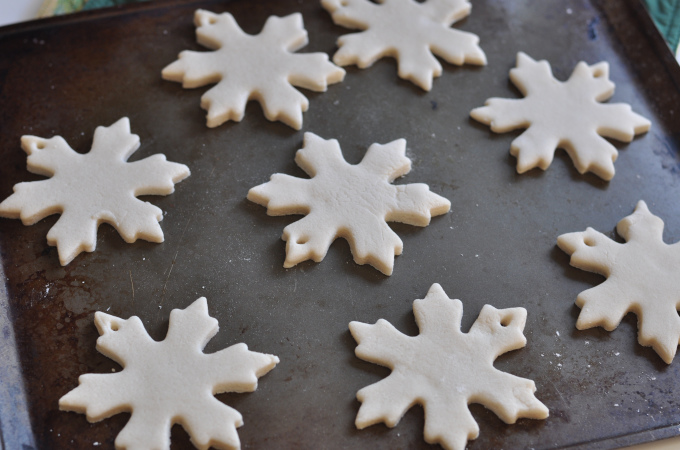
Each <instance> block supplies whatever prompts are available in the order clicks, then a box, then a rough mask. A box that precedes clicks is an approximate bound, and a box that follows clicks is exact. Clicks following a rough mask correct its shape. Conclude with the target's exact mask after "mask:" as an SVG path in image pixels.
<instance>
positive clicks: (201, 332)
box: [59, 297, 279, 450]
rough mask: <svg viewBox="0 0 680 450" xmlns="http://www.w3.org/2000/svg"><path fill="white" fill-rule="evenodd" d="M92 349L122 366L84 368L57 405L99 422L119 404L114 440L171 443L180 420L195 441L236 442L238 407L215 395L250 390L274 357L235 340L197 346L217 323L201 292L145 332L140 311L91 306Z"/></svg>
mask: <svg viewBox="0 0 680 450" xmlns="http://www.w3.org/2000/svg"><path fill="white" fill-rule="evenodd" d="M94 321H95V325H96V326H97V330H98V331H99V334H100V337H99V338H98V339H97V350H98V351H99V352H100V353H102V354H103V355H105V356H107V357H109V358H111V359H113V360H114V361H116V362H117V363H119V364H120V365H121V366H123V370H122V371H120V372H117V373H106V374H85V375H81V376H80V377H79V378H78V382H79V386H78V387H77V388H75V389H73V390H72V391H70V392H69V393H68V394H66V395H64V396H63V397H61V399H59V409H61V410H64V411H75V412H78V413H85V414H86V415H87V420H88V421H90V422H98V421H100V420H103V419H106V418H107V417H111V416H113V415H115V414H118V413H121V412H130V413H131V414H132V415H131V417H130V420H129V421H128V423H127V424H126V425H125V427H124V428H123V430H122V431H121V432H120V433H119V434H118V436H117V437H116V441H115V444H116V448H117V449H127V450H137V449H139V450H142V449H149V448H155V449H163V450H169V449H170V428H171V427H172V425H173V423H180V424H181V425H182V427H183V428H184V429H185V430H186V431H187V433H189V436H190V437H191V442H192V443H193V444H194V445H195V446H196V447H197V448H200V449H205V450H207V449H208V448H209V447H211V446H212V447H216V448H222V449H235V448H236V449H237V448H240V440H239V437H238V433H237V432H236V428H237V427H240V426H241V425H243V418H242V417H241V414H240V413H239V412H238V411H236V410H235V409H233V408H231V407H229V406H227V405H225V404H224V403H222V402H220V401H219V400H217V399H216V398H215V397H214V395H215V394H219V393H222V392H253V391H255V389H256V388H257V379H258V378H259V377H261V376H263V375H265V374H266V373H267V372H269V371H270V370H271V369H273V368H274V366H275V365H276V364H277V363H278V362H279V358H277V357H276V356H274V355H267V354H263V353H257V352H252V351H250V350H248V346H247V345H246V344H243V343H241V344H236V345H232V346H231V347H228V348H226V349H223V350H220V351H218V352H216V353H211V354H205V353H203V348H205V345H206V344H207V343H208V341H210V339H212V338H213V337H214V336H215V334H217V331H218V329H219V326H218V323H217V319H214V318H212V317H210V316H209V315H208V303H207V301H206V299H205V297H201V298H199V299H198V300H196V301H195V302H194V303H192V304H191V305H190V306H189V307H187V308H186V309H183V310H181V309H173V310H172V312H170V325H169V328H168V334H167V336H166V338H165V339H164V340H163V341H160V342H157V341H154V340H153V339H151V337H149V335H148V334H147V332H146V330H145V329H144V325H143V324H142V321H141V320H140V319H139V317H136V316H133V317H131V318H129V319H127V320H124V319H120V318H118V317H114V316H111V315H108V314H105V313H103V312H97V313H95V317H94Z"/></svg>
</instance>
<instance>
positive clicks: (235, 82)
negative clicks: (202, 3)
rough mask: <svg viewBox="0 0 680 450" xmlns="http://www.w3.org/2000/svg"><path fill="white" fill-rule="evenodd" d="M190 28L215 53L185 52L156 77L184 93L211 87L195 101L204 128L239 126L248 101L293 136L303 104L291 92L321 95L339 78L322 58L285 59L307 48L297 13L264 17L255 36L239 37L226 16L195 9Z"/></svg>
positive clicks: (317, 55) (305, 104) (298, 95)
mask: <svg viewBox="0 0 680 450" xmlns="http://www.w3.org/2000/svg"><path fill="white" fill-rule="evenodd" d="M194 23H195V24H196V26H197V27H198V28H197V29H196V36H197V39H198V42H199V43H200V44H201V45H203V46H205V47H208V48H209V49H212V50H215V51H214V52H203V53H201V52H194V51H189V50H185V51H183V52H181V53H180V54H179V59H178V60H177V61H175V62H174V63H172V64H170V65H169V66H167V67H166V68H165V69H163V73H162V75H163V78H165V79H166V80H171V81H177V82H180V83H182V86H184V87H185V88H195V87H201V86H205V85H207V84H211V83H217V85H216V86H215V87H213V88H211V89H210V90H208V92H206V93H205V94H204V95H203V97H201V107H202V108H203V109H206V110H208V126H209V127H216V126H219V125H221V124H223V123H224V122H226V121H228V120H235V121H237V122H240V121H241V119H242V118H243V114H244V111H245V108H246V103H247V102H248V100H257V101H259V102H260V104H261V105H262V108H263V110H264V114H265V116H266V117H267V119H269V120H272V121H275V120H280V121H281V122H283V123H285V124H287V125H289V126H291V127H293V128H295V129H296V130H299V129H300V128H301V127H302V112H303V111H307V108H308V107H309V101H308V100H307V98H306V97H305V96H304V95H302V94H301V93H300V92H299V91H298V90H296V89H295V88H294V87H293V86H299V87H302V88H305V89H310V90H313V91H325V90H326V86H327V84H328V83H337V82H339V81H342V79H343V78H344V76H345V71H344V70H342V69H341V68H339V67H337V66H335V65H334V64H332V63H331V62H329V61H328V55H326V54H325V53H306V54H293V53H291V52H294V51H296V50H299V49H300V48H302V47H304V46H305V45H307V42H308V41H307V32H306V31H305V29H304V28H303V25H302V15H301V14H299V13H295V14H291V15H289V16H286V17H283V18H281V17H275V16H271V17H269V19H267V22H266V23H265V25H264V28H263V29H262V32H261V33H260V34H258V35H256V36H252V35H249V34H246V33H244V32H243V30H241V28H240V27H239V26H238V24H237V23H236V21H235V20H234V17H233V16H232V15H231V14H229V13H222V14H219V15H218V14H215V13H212V12H210V11H204V10H200V9H199V10H197V11H196V14H195V16H194Z"/></svg>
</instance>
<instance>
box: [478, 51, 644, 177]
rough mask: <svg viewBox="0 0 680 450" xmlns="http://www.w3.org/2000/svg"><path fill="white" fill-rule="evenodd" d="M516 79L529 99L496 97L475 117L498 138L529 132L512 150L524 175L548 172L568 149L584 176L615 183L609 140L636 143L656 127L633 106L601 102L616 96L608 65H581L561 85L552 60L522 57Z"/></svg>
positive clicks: (512, 74)
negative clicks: (637, 137)
mask: <svg viewBox="0 0 680 450" xmlns="http://www.w3.org/2000/svg"><path fill="white" fill-rule="evenodd" d="M510 80H511V81H512V83H513V84H514V85H515V86H517V88H518V89H519V90H520V92H521V93H522V95H524V96H525V98H523V99H506V98H490V99H488V100H487V101H486V103H485V105H486V106H483V107H480V108H475V109H473V110H472V112H471V113H470V116H472V118H473V119H475V120H478V121H480V122H482V123H484V124H486V125H490V126H491V130H492V131H494V132H496V133H506V132H508V131H512V130H516V129H519V128H528V129H527V130H526V131H525V132H524V133H522V134H521V135H520V136H519V137H518V138H516V139H515V140H514V141H512V144H511V147H510V154H511V155H513V156H515V157H516V158H517V172H518V173H524V172H526V171H528V170H531V169H533V168H535V167H540V168H541V169H543V170H545V169H547V168H548V166H550V163H552V160H553V157H554V155H555V149H556V148H563V149H565V150H566V152H567V153H568V154H569V156H570V157H571V159H572V161H573V162H574V165H575V166H576V170H578V171H579V173H586V172H593V173H594V174H595V175H597V176H599V177H600V178H602V179H604V180H611V179H612V178H613V177H614V161H615V160H616V158H617V156H618V152H617V150H616V148H615V147H614V146H613V145H612V144H610V143H609V142H607V140H606V139H604V137H608V138H612V139H616V140H618V141H623V142H630V141H632V140H633V138H634V137H635V135H636V134H640V133H644V132H646V131H647V130H649V127H650V126H651V122H650V121H649V120H647V119H645V118H644V117H642V116H640V115H638V114H636V113H634V112H632V110H631V107H630V105H628V104H625V103H614V104H602V103H599V102H603V101H605V100H608V99H609V98H610V97H611V96H612V95H614V83H613V82H611V81H610V80H609V64H607V63H606V62H601V63H598V64H594V65H592V66H589V65H588V64H586V63H585V62H580V63H578V64H577V65H576V68H575V69H574V72H573V73H572V74H571V76H570V77H569V80H567V81H566V82H561V81H558V80H557V79H555V77H553V75H552V71H551V69H550V64H548V62H547V61H538V62H536V61H535V60H533V59H531V58H530V57H529V56H527V55H526V54H524V53H522V52H520V53H518V54H517V67H516V68H514V69H512V70H510ZM602 136H604V137H602Z"/></svg>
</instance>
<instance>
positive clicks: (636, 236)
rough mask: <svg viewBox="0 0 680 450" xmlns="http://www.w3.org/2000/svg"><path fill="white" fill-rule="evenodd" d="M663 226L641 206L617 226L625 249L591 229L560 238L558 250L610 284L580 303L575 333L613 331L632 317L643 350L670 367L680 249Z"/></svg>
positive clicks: (679, 299) (679, 298) (677, 337)
mask: <svg viewBox="0 0 680 450" xmlns="http://www.w3.org/2000/svg"><path fill="white" fill-rule="evenodd" d="M663 226H664V224H663V221H662V220H661V219H660V218H658V217H657V216H655V215H653V214H652V213H650V212H649V209H648V208H647V204H646V203H645V202H643V201H642V200H640V201H639V202H638V204H637V206H636V207H635V212H634V213H633V214H631V215H630V216H628V217H626V218H624V219H623V220H621V221H620V222H619V223H618V225H617V226H616V231H617V232H618V233H619V235H621V236H622V237H623V238H624V239H625V240H626V243H625V244H620V243H618V242H615V241H613V240H611V239H609V238H608V237H607V236H605V235H603V234H602V233H600V232H598V231H595V230H593V229H592V228H587V229H586V231H584V232H576V233H568V234H563V235H561V236H560V237H558V238H557V245H558V246H559V247H560V248H561V249H562V250H564V251H565V252H566V253H568V254H569V255H571V261H570V263H571V265H572V266H574V267H577V268H579V269H582V270H586V271H588V272H594V273H598V274H600V275H604V276H605V277H606V278H607V280H606V281H605V282H604V283H602V284H601V285H599V286H595V287H594V288H591V289H588V290H586V291H583V292H581V293H580V294H579V295H578V297H576V305H578V306H579V307H580V308H581V313H580V314H579V316H578V320H577V322H576V328H578V329H579V330H585V329H588V328H593V327H597V326H601V327H603V328H604V329H605V330H607V331H612V330H613V329H615V328H616V327H617V326H618V325H619V323H621V319H623V316H625V315H626V314H627V313H629V312H633V313H635V314H636V315H637V316H638V329H639V331H638V342H639V343H640V345H644V346H647V347H652V348H653V349H654V350H655V351H656V352H657V353H658V354H659V356H661V359H663V360H664V361H665V362H666V363H667V364H670V363H671V362H672V361H673V358H674V357H675V353H676V351H677V349H678V343H679V342H680V317H679V316H678V305H680V243H675V244H672V245H668V244H665V243H664V242H663Z"/></svg>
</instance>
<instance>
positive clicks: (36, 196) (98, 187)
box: [0, 117, 190, 266]
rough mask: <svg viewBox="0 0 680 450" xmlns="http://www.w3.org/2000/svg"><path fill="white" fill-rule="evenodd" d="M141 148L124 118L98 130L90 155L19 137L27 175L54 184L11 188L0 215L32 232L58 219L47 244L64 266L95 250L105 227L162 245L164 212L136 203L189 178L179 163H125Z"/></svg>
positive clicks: (61, 143)
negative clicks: (49, 218)
mask: <svg viewBox="0 0 680 450" xmlns="http://www.w3.org/2000/svg"><path fill="white" fill-rule="evenodd" d="M139 145H140V144H139V136H137V135H136V134H131V133H130V121H129V119H128V118H127V117H124V118H122V119H120V120H118V121H117V122H116V123H114V124H113V125H111V126H110V127H97V129H96V130H95V132H94V140H93V142H92V150H90V152H89V153H87V154H80V153H76V152H75V151H74V150H73V149H71V147H69V145H68V144H67V143H66V141H65V140H64V139H63V138H62V137H61V136H55V137H53V138H50V139H43V138H40V137H36V136H23V137H22V138H21V147H22V148H23V149H24V151H25V152H26V153H27V154H28V159H27V160H28V164H27V166H28V170H29V172H32V173H36V174H39V175H45V176H47V177H51V178H49V179H48V180H42V181H31V182H26V183H19V184H16V185H15V186H14V194H12V195H11V196H10V197H8V198H7V199H5V201H3V202H2V203H0V216H1V217H7V218H10V219H18V218H21V221H22V222H23V223H24V225H33V224H34V223H36V222H38V221H39V220H41V219H43V218H44V217H47V216H49V215H52V214H61V217H60V218H59V220H58V221H57V223H56V224H54V226H53V227H52V228H51V229H50V231H49V232H48V233H47V243H48V244H49V245H56V246H57V251H58V253H59V261H60V262H61V265H63V266H65V265H66V264H68V263H70V262H71V261H72V260H73V258H75V257H76V256H78V255H79V254H80V253H81V252H83V251H87V252H93V251H94V249H95V247H96V244H97V228H98V227H99V225H100V224H101V223H104V222H106V223H109V224H111V225H112V226H113V227H114V228H115V229H116V230H118V232H119V233H120V235H121V236H122V237H123V239H125V241H126V242H130V243H131V242H135V241H136V240H137V239H144V240H147V241H151V242H163V230H161V227H160V225H159V224H158V222H160V221H161V220H163V211H161V209H160V208H158V207H156V206H154V205H152V204H151V203H148V202H143V201H141V200H138V199H137V198H135V197H136V196H139V195H167V194H171V193H172V192H174V190H175V188H174V185H175V183H179V182H180V181H182V180H183V179H185V178H186V177H188V176H189V174H190V171H189V168H188V167H187V166H185V165H184V164H177V163H173V162H169V161H166V159H165V155H163V154H155V155H152V156H149V157H148V158H145V159H142V160H140V161H135V162H131V163H129V162H127V159H128V158H129V157H130V155H132V154H133V153H134V152H135V151H136V150H137V149H138V148H139Z"/></svg>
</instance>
